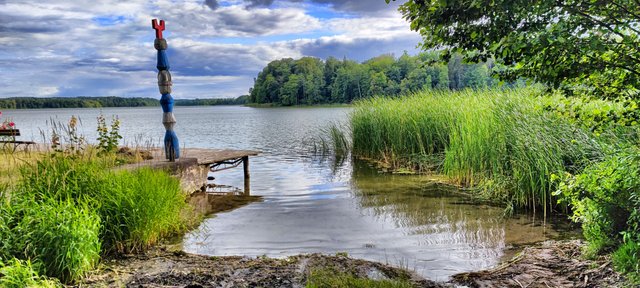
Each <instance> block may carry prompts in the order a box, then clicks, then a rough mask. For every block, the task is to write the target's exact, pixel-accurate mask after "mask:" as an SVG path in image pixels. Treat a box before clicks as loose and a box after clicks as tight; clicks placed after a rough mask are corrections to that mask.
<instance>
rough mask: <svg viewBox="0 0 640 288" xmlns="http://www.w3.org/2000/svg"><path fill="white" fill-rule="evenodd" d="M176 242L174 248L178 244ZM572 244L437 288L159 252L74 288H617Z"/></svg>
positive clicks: (216, 204) (318, 265)
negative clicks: (372, 286) (351, 286)
mask: <svg viewBox="0 0 640 288" xmlns="http://www.w3.org/2000/svg"><path fill="white" fill-rule="evenodd" d="M261 200H262V199H261V198H260V197H256V196H243V195H226V196H220V195H212V194H209V193H194V194H192V195H191V197H190V200H189V204H190V205H191V206H192V207H193V208H194V209H195V210H196V211H197V212H198V213H201V214H203V215H209V214H215V213H219V212H223V211H229V210H233V209H236V208H239V207H242V206H244V205H246V204H249V203H251V202H254V201H261ZM178 242H179V240H178ZM584 245H585V244H584V243H583V242H582V241H580V240H570V241H569V240H567V241H546V242H543V243H539V244H537V245H534V246H531V247H526V248H524V249H523V250H522V251H521V252H520V253H518V254H516V256H515V257H513V258H512V259H511V260H509V261H506V262H504V263H502V264H501V265H499V266H497V267H494V268H492V269H488V270H483V271H477V272H469V273H460V274H456V275H453V276H452V277H451V279H450V281H449V282H446V283H438V282H434V281H431V280H428V279H424V278H423V277H421V276H419V275H417V274H416V273H414V272H413V271H408V270H404V269H401V268H397V267H393V266H390V265H386V264H382V263H377V262H372V261H365V260H359V259H353V258H350V257H348V256H347V255H320V254H311V255H297V256H292V257H288V258H282V259H273V258H267V257H258V258H249V257H241V256H231V257H211V256H202V255H194V254H188V253H185V252H183V251H182V250H181V245H176V244H174V245H169V244H165V245H162V246H159V247H156V248H154V249H152V250H150V251H147V252H146V253H143V254H134V255H124V256H122V257H120V258H118V259H111V260H105V261H104V262H103V263H102V264H101V267H100V268H99V270H98V271H96V272H94V273H93V274H92V275H89V277H87V278H86V279H85V280H84V281H83V282H82V283H79V285H78V287H192V288H195V287H305V285H306V282H307V277H308V276H309V274H310V273H311V272H312V271H315V270H329V271H335V272H336V273H346V274H350V275H353V276H355V277H357V278H368V279H374V280H408V281H409V282H410V283H412V284H413V285H414V286H415V287H457V286H467V287H622V286H623V284H622V283H623V278H622V277H621V276H620V275H619V274H617V273H616V272H614V271H613V268H612V265H611V262H610V261H609V260H608V259H607V258H600V259H596V260H586V259H583V258H582V257H581V252H580V251H581V249H582V247H583V246H584Z"/></svg>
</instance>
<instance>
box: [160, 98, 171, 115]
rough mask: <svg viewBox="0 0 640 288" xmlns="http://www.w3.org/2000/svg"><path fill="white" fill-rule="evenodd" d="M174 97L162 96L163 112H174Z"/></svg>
mask: <svg viewBox="0 0 640 288" xmlns="http://www.w3.org/2000/svg"><path fill="white" fill-rule="evenodd" d="M173 102H174V101H173V97H171V94H168V93H167V94H162V97H161V98H160V106H162V112H164V113H167V112H173Z"/></svg>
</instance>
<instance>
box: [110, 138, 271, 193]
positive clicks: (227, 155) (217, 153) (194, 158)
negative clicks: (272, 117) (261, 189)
mask: <svg viewBox="0 0 640 288" xmlns="http://www.w3.org/2000/svg"><path fill="white" fill-rule="evenodd" d="M163 151H164V150H163V149H154V150H153V151H151V155H152V156H153V159H152V160H146V161H143V162H140V163H136V164H130V165H126V166H125V167H123V168H124V169H129V168H135V167H140V166H148V167H151V168H168V169H171V170H174V171H176V172H180V174H182V175H181V178H182V181H181V182H182V184H185V183H186V184H188V185H189V187H185V188H186V189H190V190H196V189H199V188H200V187H201V186H202V185H203V184H204V185H205V186H206V182H205V181H204V180H205V179H206V178H207V174H208V172H219V171H222V170H227V169H231V168H235V167H238V166H240V164H242V167H243V170H244V194H246V195H249V194H250V190H251V185H250V175H249V157H250V156H256V155H258V154H260V152H258V151H252V150H230V149H224V150H220V149H200V148H186V149H182V152H181V153H182V155H181V157H180V158H179V159H177V160H176V162H169V161H167V160H166V158H165V156H164V154H163ZM194 168H195V169H194ZM187 178H191V179H187ZM189 182H191V183H189Z"/></svg>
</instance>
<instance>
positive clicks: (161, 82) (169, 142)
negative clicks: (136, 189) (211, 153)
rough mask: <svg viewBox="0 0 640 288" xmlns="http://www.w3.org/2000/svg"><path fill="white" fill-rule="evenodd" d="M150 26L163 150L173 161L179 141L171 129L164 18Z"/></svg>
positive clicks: (170, 103)
mask: <svg viewBox="0 0 640 288" xmlns="http://www.w3.org/2000/svg"><path fill="white" fill-rule="evenodd" d="M151 27H153V29H155V30H156V40H155V41H154V42H153V46H154V47H155V48H156V50H158V65H157V66H156V68H158V87H159V88H160V94H162V97H161V98H160V105H161V106H162V112H164V113H163V115H162V124H163V125H164V128H165V129H166V130H167V132H166V133H165V134H164V152H165V155H166V157H167V159H169V161H171V162H174V161H176V159H178V158H180V143H179V142H178V136H177V135H176V132H175V131H173V126H175V125H176V117H175V116H173V97H171V85H172V84H173V83H172V82H171V73H170V72H169V58H167V40H166V39H163V38H162V31H164V20H160V23H159V24H158V20H157V19H153V20H151Z"/></svg>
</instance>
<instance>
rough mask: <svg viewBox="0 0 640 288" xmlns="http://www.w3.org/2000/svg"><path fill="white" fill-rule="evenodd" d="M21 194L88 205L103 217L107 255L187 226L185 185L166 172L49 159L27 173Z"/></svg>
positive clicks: (102, 234) (137, 247) (139, 247)
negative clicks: (120, 169) (113, 167)
mask: <svg viewBox="0 0 640 288" xmlns="http://www.w3.org/2000/svg"><path fill="white" fill-rule="evenodd" d="M22 177H23V182H22V185H20V189H19V190H18V191H19V193H21V195H28V196H30V197H34V198H35V199H36V200H37V201H46V200H47V199H56V200H59V201H74V202H76V203H80V204H81V203H87V204H88V205H89V206H90V207H91V209H92V211H94V212H95V213H97V215H98V216H99V217H100V219H101V220H102V221H101V222H102V229H101V231H100V239H101V241H102V242H103V250H104V252H105V253H111V252H118V253H121V252H135V251H141V250H144V249H146V248H147V247H149V246H151V245H153V244H155V243H157V242H158V241H159V240H160V239H161V238H163V237H166V236H169V235H172V234H175V233H179V232H181V231H183V230H184V229H185V228H186V226H187V222H188V221H187V220H188V219H185V217H184V214H183V213H184V212H185V211H186V210H187V209H188V208H187V204H186V199H185V197H186V196H185V195H184V193H183V192H182V191H181V188H180V183H179V181H178V180H177V179H175V178H173V177H171V176H170V175H168V174H167V173H166V172H164V171H155V170H151V169H149V168H141V169H138V170H135V171H117V172H115V171H112V170H111V169H110V167H109V166H108V164H106V163H104V162H101V161H96V160H82V159H71V158H68V157H57V156H56V157H49V158H45V159H44V160H42V161H39V162H38V164H37V165H34V166H29V167H27V168H25V169H24V171H23V173H22Z"/></svg>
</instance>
